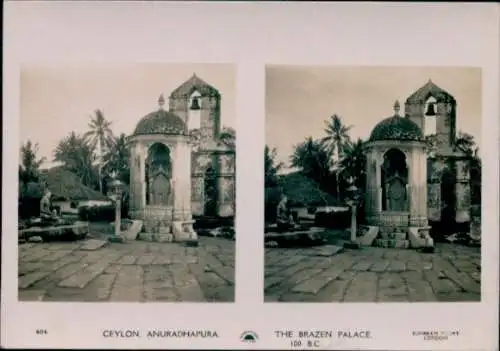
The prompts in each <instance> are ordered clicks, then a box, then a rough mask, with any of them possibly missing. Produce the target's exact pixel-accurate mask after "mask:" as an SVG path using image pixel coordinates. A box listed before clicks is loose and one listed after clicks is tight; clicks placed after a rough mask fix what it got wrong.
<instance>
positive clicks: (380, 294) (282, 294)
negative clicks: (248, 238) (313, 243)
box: [264, 244, 481, 302]
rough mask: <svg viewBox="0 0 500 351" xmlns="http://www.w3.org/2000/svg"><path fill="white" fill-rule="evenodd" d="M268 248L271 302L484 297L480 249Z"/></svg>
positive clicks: (267, 279) (267, 292)
mask: <svg viewBox="0 0 500 351" xmlns="http://www.w3.org/2000/svg"><path fill="white" fill-rule="evenodd" d="M338 249H339V247H337V246H334V245H331V246H319V247H314V248H313V247H310V248H299V249H293V248H266V254H265V257H266V258H265V259H266V261H265V262H266V263H265V287H264V291H265V302H418V301H420V302H432V301H450V302H451V301H480V300H481V250H480V248H473V247H466V246H459V245H452V244H437V245H436V251H435V252H434V253H431V254H429V253H421V252H418V251H415V250H411V249H410V250H408V249H406V250H398V249H384V248H375V247H367V248H363V249H362V250H346V251H343V252H340V253H338V252H337V251H338Z"/></svg>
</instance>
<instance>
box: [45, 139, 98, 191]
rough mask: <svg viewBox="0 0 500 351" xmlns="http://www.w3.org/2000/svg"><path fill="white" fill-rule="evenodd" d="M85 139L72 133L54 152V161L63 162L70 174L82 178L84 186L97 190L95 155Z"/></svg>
mask: <svg viewBox="0 0 500 351" xmlns="http://www.w3.org/2000/svg"><path fill="white" fill-rule="evenodd" d="M93 151H94V150H93V149H92V147H91V146H90V145H89V144H88V143H87V142H86V140H85V138H83V137H81V136H79V135H77V134H76V133H75V132H71V133H70V134H69V135H68V136H67V137H65V138H63V139H62V140H61V141H60V142H59V144H58V145H57V147H56V149H55V151H54V161H58V162H61V163H62V164H63V166H64V167H65V168H66V169H67V170H69V171H70V172H73V173H75V174H76V175H78V176H79V177H80V180H81V182H82V183H83V184H85V185H86V186H88V187H91V188H96V184H98V181H99V179H98V175H97V174H96V173H97V172H96V169H95V167H94V163H95V160H96V158H95V155H94V152H93Z"/></svg>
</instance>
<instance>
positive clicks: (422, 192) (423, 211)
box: [418, 149, 428, 226]
mask: <svg viewBox="0 0 500 351" xmlns="http://www.w3.org/2000/svg"><path fill="white" fill-rule="evenodd" d="M418 158H419V170H420V181H419V185H418V186H419V211H418V214H419V217H420V220H421V222H422V223H421V224H420V225H421V226H427V225H428V220H427V154H426V153H425V150H424V149H420V150H419V156H418Z"/></svg>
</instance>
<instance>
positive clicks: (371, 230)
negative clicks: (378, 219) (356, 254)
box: [356, 226, 379, 246]
mask: <svg viewBox="0 0 500 351" xmlns="http://www.w3.org/2000/svg"><path fill="white" fill-rule="evenodd" d="M378 233H379V228H378V227H375V226H369V227H368V230H367V231H366V232H365V233H364V235H363V236H361V237H359V238H356V241H357V242H358V243H359V244H360V245H361V246H372V245H373V241H374V240H375V239H376V238H377V235H378Z"/></svg>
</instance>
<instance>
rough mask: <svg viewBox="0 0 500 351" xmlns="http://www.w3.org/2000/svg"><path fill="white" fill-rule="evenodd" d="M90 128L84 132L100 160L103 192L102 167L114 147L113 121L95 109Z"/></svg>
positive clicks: (100, 188) (85, 137)
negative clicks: (106, 154) (107, 154)
mask: <svg viewBox="0 0 500 351" xmlns="http://www.w3.org/2000/svg"><path fill="white" fill-rule="evenodd" d="M88 126H89V128H90V130H89V131H88V132H87V133H85V134H84V136H83V137H84V139H85V141H86V142H88V144H89V146H90V147H91V148H92V150H95V151H96V156H97V159H98V162H99V168H98V170H99V190H100V191H101V192H102V190H103V189H102V168H103V166H104V155H105V153H106V152H107V150H108V149H109V148H110V147H112V145H113V142H114V137H113V132H112V131H111V128H110V126H111V122H109V121H107V120H106V118H104V115H103V113H102V111H101V110H99V109H97V110H95V117H90V123H89V125H88Z"/></svg>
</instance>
